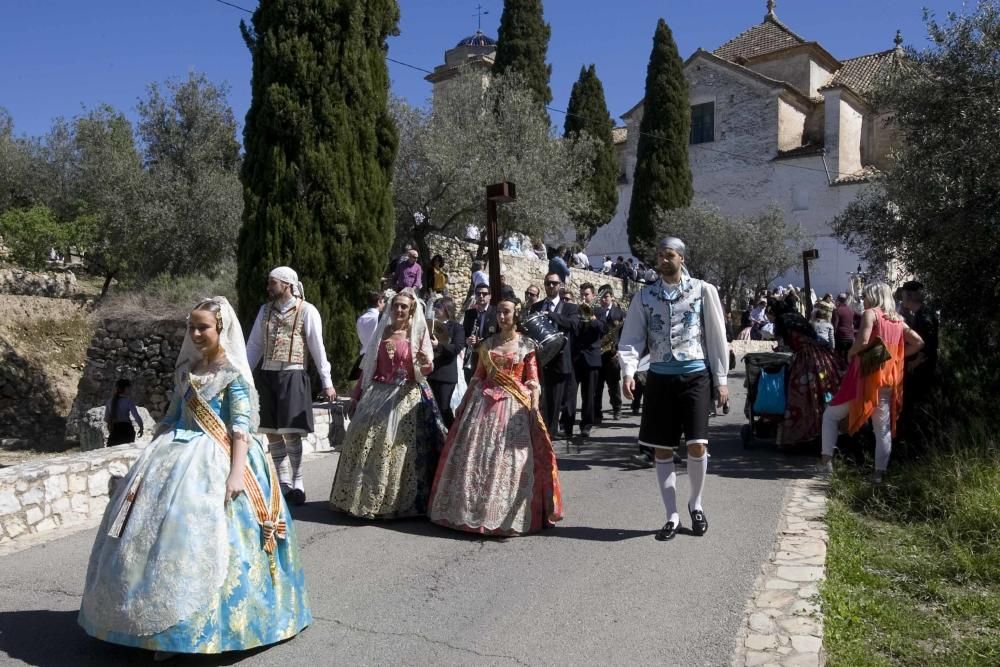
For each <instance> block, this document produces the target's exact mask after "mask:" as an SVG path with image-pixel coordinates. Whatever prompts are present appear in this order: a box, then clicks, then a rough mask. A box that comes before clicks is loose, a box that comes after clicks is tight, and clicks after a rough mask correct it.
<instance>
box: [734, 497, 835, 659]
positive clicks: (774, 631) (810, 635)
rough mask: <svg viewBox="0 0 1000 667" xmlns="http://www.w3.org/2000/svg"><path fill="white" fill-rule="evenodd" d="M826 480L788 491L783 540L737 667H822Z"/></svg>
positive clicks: (758, 589)
mask: <svg viewBox="0 0 1000 667" xmlns="http://www.w3.org/2000/svg"><path fill="white" fill-rule="evenodd" d="M828 488H829V485H828V484H827V482H826V480H823V479H799V480H795V481H794V482H792V483H791V484H789V485H788V488H787V489H786V491H785V498H784V500H783V502H782V511H781V517H780V519H779V524H778V525H779V527H778V534H777V537H776V539H775V542H774V547H773V548H772V549H771V553H770V555H769V556H768V558H767V560H766V561H765V563H764V565H763V566H762V568H761V574H760V576H758V577H757V581H756V582H755V584H754V593H753V595H752V597H751V598H750V602H749V603H748V604H747V607H746V610H745V613H744V618H743V624H742V626H741V628H740V632H739V635H738V636H737V640H736V652H735V655H734V657H733V663H732V664H733V665H734V667H772V666H775V667H777V666H780V667H819V666H822V665H824V664H825V663H826V656H825V654H824V652H823V613H822V610H821V607H820V600H819V585H820V582H822V581H823V579H825V578H826V546H827V541H828V537H827V528H826V523H825V522H824V521H823V517H824V515H825V514H826V502H827V490H828Z"/></svg>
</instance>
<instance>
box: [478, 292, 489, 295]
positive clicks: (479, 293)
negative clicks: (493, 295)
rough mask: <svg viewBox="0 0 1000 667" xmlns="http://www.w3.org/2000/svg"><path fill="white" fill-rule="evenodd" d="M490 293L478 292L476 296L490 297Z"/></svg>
mask: <svg viewBox="0 0 1000 667" xmlns="http://www.w3.org/2000/svg"><path fill="white" fill-rule="evenodd" d="M489 295H490V293H489V292H476V296H489Z"/></svg>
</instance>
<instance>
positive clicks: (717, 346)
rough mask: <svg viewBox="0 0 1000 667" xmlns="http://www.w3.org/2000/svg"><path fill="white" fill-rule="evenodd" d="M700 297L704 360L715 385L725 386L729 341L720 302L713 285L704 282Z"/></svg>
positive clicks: (717, 292) (727, 373)
mask: <svg viewBox="0 0 1000 667" xmlns="http://www.w3.org/2000/svg"><path fill="white" fill-rule="evenodd" d="M702 298H703V299H704V301H705V302H704V309H703V311H702V313H703V315H704V320H705V340H704V345H705V362H706V363H707V364H708V368H709V370H710V371H711V373H712V375H713V377H714V378H715V386H717V387H725V386H726V376H727V375H729V343H727V342H726V323H725V316H724V315H723V314H722V302H721V301H720V300H719V291H718V290H717V289H715V285H711V284H709V283H704V285H703V291H702Z"/></svg>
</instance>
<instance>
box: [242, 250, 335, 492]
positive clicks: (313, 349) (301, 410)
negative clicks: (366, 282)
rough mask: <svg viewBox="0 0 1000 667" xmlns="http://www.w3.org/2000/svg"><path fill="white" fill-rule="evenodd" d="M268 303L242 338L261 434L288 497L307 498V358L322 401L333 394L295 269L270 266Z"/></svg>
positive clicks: (318, 325) (319, 331) (318, 330)
mask: <svg viewBox="0 0 1000 667" xmlns="http://www.w3.org/2000/svg"><path fill="white" fill-rule="evenodd" d="M267 296H268V299H269V300H268V302H267V303H265V304H264V305H263V306H261V307H260V310H259V311H258V312H257V319H256V320H254V323H253V329H252V330H251V332H250V338H249V340H247V361H248V362H249V364H250V368H251V369H253V375H254V382H255V384H256V385H257V391H258V392H259V393H260V428H259V429H258V431H259V432H260V433H265V434H267V440H268V450H269V451H270V453H271V458H272V459H274V466H275V468H277V469H278V481H279V482H280V483H281V492H282V494H284V496H285V498H286V499H287V500H288V502H290V503H292V504H293V505H301V504H303V503H305V501H306V491H305V484H304V482H303V479H302V436H303V434H306V433H312V432H313V412H312V392H311V390H310V385H309V375H308V373H307V371H306V369H307V367H308V365H309V359H310V357H311V358H312V361H313V363H314V364H315V365H316V370H317V372H318V373H319V377H320V382H322V384H323V394H324V395H325V396H326V398H327V400H329V401H332V400H334V399H335V398H337V391H336V390H335V389H334V388H333V381H332V380H331V379H330V361H329V360H328V359H327V358H326V348H325V347H324V345H323V323H322V320H321V319H320V314H319V311H318V310H316V306H314V305H312V304H311V303H309V302H307V301H306V300H305V298H304V295H303V290H302V283H300V282H299V277H298V274H296V273H295V271H293V270H292V269H291V268H289V267H287V266H279V267H278V268H276V269H274V270H273V271H271V273H270V275H269V276H268V279H267Z"/></svg>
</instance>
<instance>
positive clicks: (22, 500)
mask: <svg viewBox="0 0 1000 667" xmlns="http://www.w3.org/2000/svg"><path fill="white" fill-rule="evenodd" d="M141 452H142V450H141V449H140V448H138V447H134V446H132V445H120V446H118V447H111V448H109V449H103V450H99V451H95V452H88V453H86V454H77V455H71V456H59V457H56V458H52V459H46V460H45V461H40V462H37V463H22V464H20V465H16V466H11V467H9V468H4V469H3V470H0V543H2V542H6V541H7V540H13V539H16V538H19V537H24V536H28V535H32V534H35V533H44V532H47V531H51V530H55V529H57V528H59V527H60V526H72V525H75V524H82V523H86V522H87V521H89V520H91V519H96V518H98V517H100V516H101V514H102V513H103V512H104V508H105V507H106V506H107V504H108V487H109V483H110V481H111V479H112V477H121V476H123V475H125V473H126V472H128V469H129V467H130V466H131V465H132V463H134V462H135V460H136V459H137V458H138V457H139V454H140V453H141Z"/></svg>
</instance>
